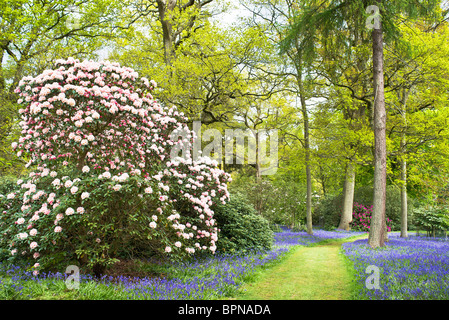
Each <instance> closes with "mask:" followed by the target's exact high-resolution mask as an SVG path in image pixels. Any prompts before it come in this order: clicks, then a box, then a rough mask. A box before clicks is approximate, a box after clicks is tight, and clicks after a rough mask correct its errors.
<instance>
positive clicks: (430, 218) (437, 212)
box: [414, 205, 449, 237]
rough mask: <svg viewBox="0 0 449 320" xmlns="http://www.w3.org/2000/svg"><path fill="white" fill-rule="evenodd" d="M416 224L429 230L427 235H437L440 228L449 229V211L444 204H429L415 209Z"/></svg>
mask: <svg viewBox="0 0 449 320" xmlns="http://www.w3.org/2000/svg"><path fill="white" fill-rule="evenodd" d="M414 212H415V219H414V224H415V226H416V227H418V228H422V229H424V230H426V231H427V235H428V236H430V235H432V236H433V237H435V233H436V232H437V231H438V230H447V229H449V212H448V209H447V207H445V206H442V205H427V206H421V207H418V208H415V209H414Z"/></svg>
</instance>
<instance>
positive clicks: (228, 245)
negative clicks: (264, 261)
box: [213, 193, 274, 252]
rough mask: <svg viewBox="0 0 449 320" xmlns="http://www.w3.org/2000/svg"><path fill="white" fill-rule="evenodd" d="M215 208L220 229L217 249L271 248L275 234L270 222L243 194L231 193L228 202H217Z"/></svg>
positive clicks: (230, 250)
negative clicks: (257, 211)
mask: <svg viewBox="0 0 449 320" xmlns="http://www.w3.org/2000/svg"><path fill="white" fill-rule="evenodd" d="M213 210H214V218H215V220H216V222H217V225H218V228H219V229H220V232H219V234H218V241H217V251H221V252H236V251H248V250H268V249H270V248H271V245H272V243H273V239H274V234H273V231H272V230H271V227H270V224H269V222H268V221H267V220H266V219H265V218H263V217H261V216H259V215H258V214H257V213H256V211H255V210H254V208H253V207H252V206H251V204H249V202H248V201H247V200H246V199H245V198H244V197H243V196H242V195H241V194H238V193H235V194H231V200H230V201H229V202H228V203H227V204H225V205H223V204H216V205H215V206H214V208H213Z"/></svg>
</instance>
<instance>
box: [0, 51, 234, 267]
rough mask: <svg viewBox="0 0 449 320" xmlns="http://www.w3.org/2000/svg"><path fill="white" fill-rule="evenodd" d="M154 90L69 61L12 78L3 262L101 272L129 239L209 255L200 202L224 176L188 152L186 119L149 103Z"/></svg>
mask: <svg viewBox="0 0 449 320" xmlns="http://www.w3.org/2000/svg"><path fill="white" fill-rule="evenodd" d="M155 85H156V84H155V83H154V82H152V81H148V80H147V79H146V78H139V77H138V74H137V73H136V72H134V71H133V70H132V69H129V68H125V67H120V66H119V65H118V64H116V63H110V62H100V63H97V62H92V61H84V62H81V63H80V62H79V61H78V60H74V59H71V58H69V59H68V60H67V61H64V60H58V61H57V62H56V66H55V69H54V70H46V71H44V72H43V73H42V74H41V75H39V76H37V77H36V78H32V77H25V78H23V79H22V80H21V81H20V83H19V87H18V88H17V89H16V92H17V93H19V94H20V99H19V101H18V103H20V104H22V105H23V106H24V108H22V109H20V110H19V112H20V114H21V117H22V121H21V122H20V126H21V127H22V136H21V137H20V138H19V141H18V142H15V143H13V145H12V147H13V149H15V150H16V152H17V155H18V156H23V157H26V159H30V161H29V162H28V163H27V165H26V167H29V168H30V170H31V172H30V174H29V177H27V178H24V180H19V181H18V185H17V187H16V190H14V191H13V192H10V193H9V194H7V195H6V197H3V198H2V199H1V200H0V201H1V203H0V208H1V212H2V215H1V222H0V225H1V226H2V230H0V231H1V232H2V239H3V240H2V242H3V243H2V246H5V245H7V248H8V249H9V250H10V252H11V255H12V256H11V259H16V258H19V257H20V258H24V259H27V260H28V261H33V262H36V264H35V267H36V268H37V269H39V268H45V267H48V266H51V265H53V264H54V263H55V262H56V261H60V260H65V261H72V260H73V259H77V260H78V261H79V262H80V263H81V264H87V265H88V266H89V267H92V268H93V269H94V271H95V272H96V273H101V271H102V270H104V268H105V267H106V266H107V265H109V264H112V263H114V262H115V261H117V259H116V257H117V254H118V252H119V251H120V250H121V249H122V248H124V247H126V246H129V245H132V244H133V243H140V244H141V245H143V246H144V247H147V248H148V249H149V251H151V250H153V251H156V252H160V253H163V252H166V253H169V254H170V255H171V256H172V257H175V258H182V257H183V256H186V255H191V254H194V253H196V252H199V251H200V252H202V251H211V252H214V251H215V250H216V241H217V239H218V238H217V236H218V229H217V227H216V226H215V220H214V216H213V214H214V213H213V211H212V210H211V205H212V204H213V203H217V202H220V203H225V201H226V200H227V199H228V198H229V194H228V192H227V187H226V183H227V182H228V179H230V176H229V175H228V174H226V173H225V172H223V171H222V170H220V169H218V168H217V167H216V165H217V163H216V162H214V161H212V160H210V159H209V158H199V159H195V160H192V159H191V158H190V154H189V153H188V152H186V150H189V148H190V147H191V145H192V139H193V133H192V132H191V131H190V130H189V129H188V127H187V125H186V124H185V121H186V120H187V119H186V118H185V117H184V116H183V114H182V113H179V112H178V111H177V110H176V108H175V107H172V108H168V107H162V106H161V105H160V104H158V103H157V101H155V100H154V99H153V97H152V95H151V91H152V90H153V88H154V87H155ZM180 151H183V158H180V157H177V155H178V154H179V152H180ZM5 242H7V244H5Z"/></svg>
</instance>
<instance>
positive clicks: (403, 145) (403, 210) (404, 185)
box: [401, 88, 408, 238]
mask: <svg viewBox="0 0 449 320" xmlns="http://www.w3.org/2000/svg"><path fill="white" fill-rule="evenodd" d="M402 94H403V95H402V104H401V109H402V110H401V114H402V123H403V126H404V129H403V130H402V133H401V156H402V160H401V181H402V184H401V238H407V237H408V234H407V217H408V208H407V160H406V158H405V151H406V143H407V138H406V132H407V113H406V112H407V110H406V106H407V92H406V88H404V89H403V92H402Z"/></svg>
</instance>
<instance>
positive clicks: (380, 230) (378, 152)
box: [368, 0, 387, 248]
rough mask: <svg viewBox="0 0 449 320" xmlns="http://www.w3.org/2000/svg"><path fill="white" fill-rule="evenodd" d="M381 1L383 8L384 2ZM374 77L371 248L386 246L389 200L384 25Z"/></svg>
mask: <svg viewBox="0 0 449 320" xmlns="http://www.w3.org/2000/svg"><path fill="white" fill-rule="evenodd" d="M377 4H378V5H379V7H380V4H381V1H380V0H378V1H377ZM372 38H373V80H374V123H373V124H374V128H373V129H374V195H373V213H372V219H371V225H370V232H369V237H368V244H369V245H370V246H371V248H377V247H383V246H384V245H385V238H386V230H385V202H386V185H387V146H386V134H385V128H386V118H387V115H386V111H385V97H384V72H383V36H382V24H381V23H380V26H379V28H377V29H376V28H374V29H373V31H372Z"/></svg>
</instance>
